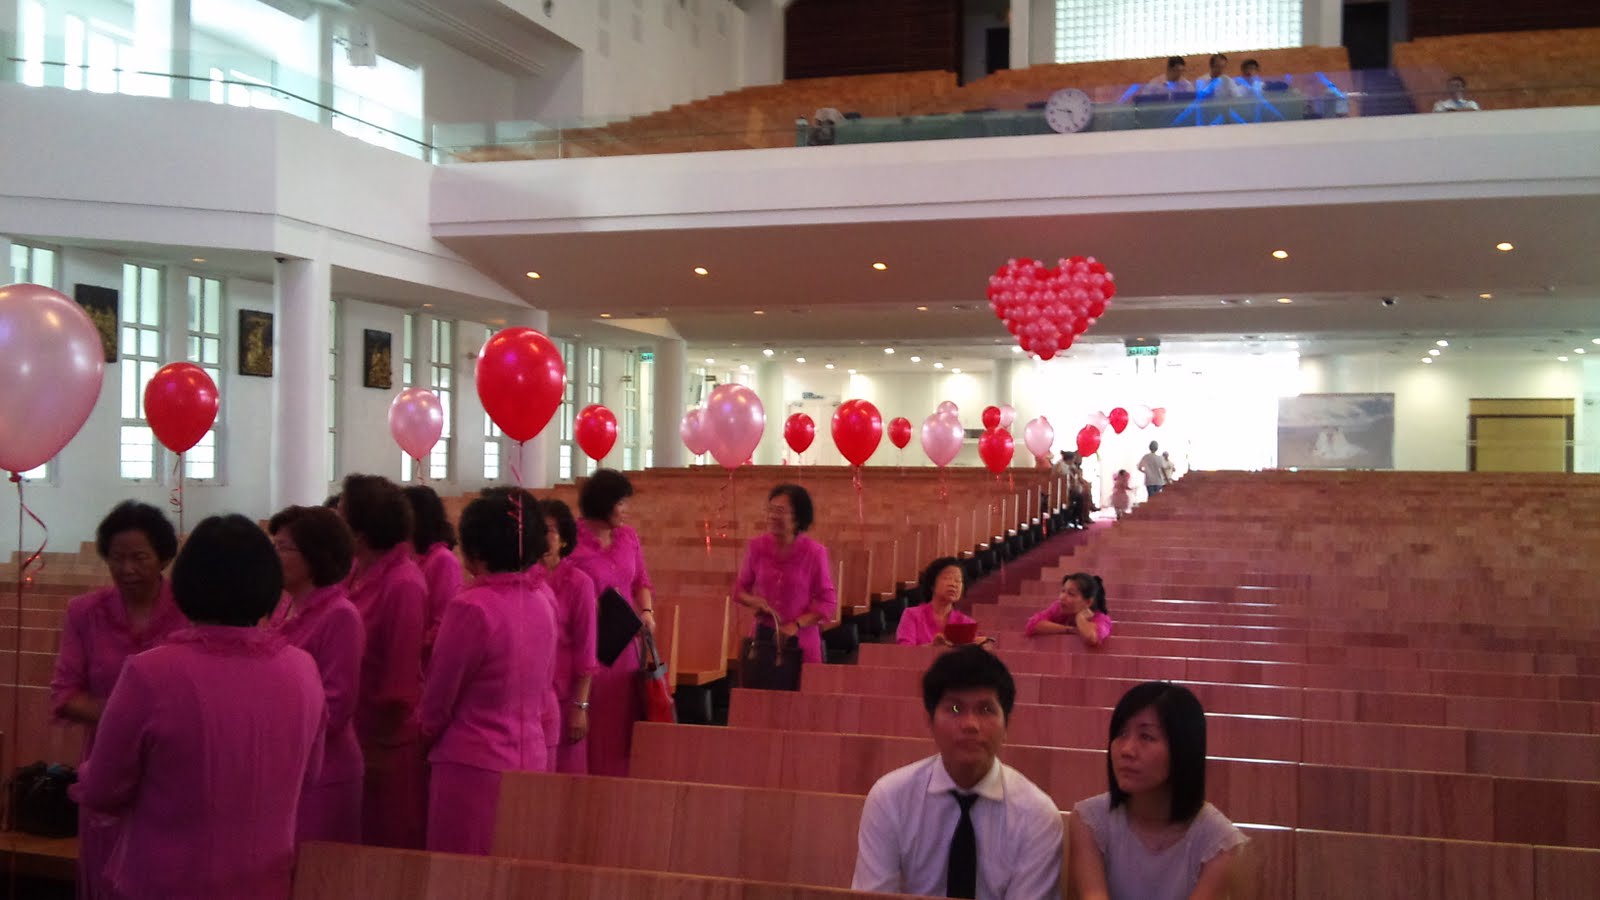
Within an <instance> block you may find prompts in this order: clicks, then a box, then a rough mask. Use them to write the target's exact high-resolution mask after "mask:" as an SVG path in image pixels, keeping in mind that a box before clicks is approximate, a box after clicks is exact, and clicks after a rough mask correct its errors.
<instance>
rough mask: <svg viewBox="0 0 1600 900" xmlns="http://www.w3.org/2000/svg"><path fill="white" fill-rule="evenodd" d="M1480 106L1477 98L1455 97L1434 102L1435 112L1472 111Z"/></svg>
mask: <svg viewBox="0 0 1600 900" xmlns="http://www.w3.org/2000/svg"><path fill="white" fill-rule="evenodd" d="M1477 108H1478V101H1476V100H1457V99H1456V98H1454V97H1451V98H1449V99H1448V100H1440V101H1438V102H1437V103H1435V104H1433V111H1434V112H1471V111H1473V110H1476V109H1477Z"/></svg>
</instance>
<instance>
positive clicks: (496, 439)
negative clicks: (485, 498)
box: [483, 328, 507, 481]
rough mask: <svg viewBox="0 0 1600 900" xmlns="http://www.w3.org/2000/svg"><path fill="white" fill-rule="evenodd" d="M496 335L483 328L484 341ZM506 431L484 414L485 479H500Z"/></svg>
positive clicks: (492, 331)
mask: <svg viewBox="0 0 1600 900" xmlns="http://www.w3.org/2000/svg"><path fill="white" fill-rule="evenodd" d="M492 337H494V329H493V328H484V329H483V340H484V343H488V341H489V338H492ZM505 437H506V436H505V433H504V432H502V431H501V430H500V427H499V426H498V425H496V424H494V420H493V419H491V418H489V414H488V413H484V414H483V480H484V481H499V480H500V461H501V460H502V459H504V458H505V456H506V449H507V448H506V440H505Z"/></svg>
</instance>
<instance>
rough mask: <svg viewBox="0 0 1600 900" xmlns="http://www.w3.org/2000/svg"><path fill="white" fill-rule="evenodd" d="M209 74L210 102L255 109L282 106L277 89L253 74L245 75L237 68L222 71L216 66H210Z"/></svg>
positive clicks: (280, 107)
mask: <svg viewBox="0 0 1600 900" xmlns="http://www.w3.org/2000/svg"><path fill="white" fill-rule="evenodd" d="M210 75H211V90H210V100H211V102H212V103H226V104H228V105H229V106H251V107H255V108H256V109H282V108H283V103H282V101H280V100H279V99H278V92H277V89H275V88H274V87H273V86H272V85H271V84H270V83H269V82H267V81H264V80H262V79H260V78H257V77H255V76H254V75H247V74H245V73H244V72H241V71H239V70H238V69H228V70H227V71H226V72H224V71H223V70H222V69H221V68H219V67H217V66H212V67H211V72H210Z"/></svg>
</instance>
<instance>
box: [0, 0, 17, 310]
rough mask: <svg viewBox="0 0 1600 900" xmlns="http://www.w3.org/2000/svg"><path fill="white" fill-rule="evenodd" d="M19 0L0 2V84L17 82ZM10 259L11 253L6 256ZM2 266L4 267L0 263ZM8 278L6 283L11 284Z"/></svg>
mask: <svg viewBox="0 0 1600 900" xmlns="http://www.w3.org/2000/svg"><path fill="white" fill-rule="evenodd" d="M17 5H18V4H17V0H0V84H10V83H12V82H14V81H16V80H17V73H16V67H15V64H14V63H12V62H10V60H11V59H12V58H13V57H16V56H20V55H21V53H20V52H19V51H20V50H21V49H22V46H21V41H20V36H19V35H18V34H17V31H18V27H17V26H18V25H19V24H20V23H21V19H20V18H19V17H18V9H17ZM0 241H5V242H7V243H9V239H8V238H5V237H0ZM5 258H6V259H10V253H9V252H8V253H7V254H6V257H5ZM0 265H4V263H3V262H0ZM10 280H11V279H10V278H9V277H6V278H5V281H6V282H7V283H9V282H10Z"/></svg>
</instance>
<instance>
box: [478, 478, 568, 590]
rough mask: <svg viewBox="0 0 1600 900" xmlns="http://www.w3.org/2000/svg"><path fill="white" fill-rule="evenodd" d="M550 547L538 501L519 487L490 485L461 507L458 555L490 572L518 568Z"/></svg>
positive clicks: (543, 553) (529, 562) (532, 561)
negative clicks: (459, 548) (473, 561)
mask: <svg viewBox="0 0 1600 900" xmlns="http://www.w3.org/2000/svg"><path fill="white" fill-rule="evenodd" d="M519 532H520V534H519ZM519 537H520V538H521V543H520V545H519V544H518V538H519ZM549 549H550V539H549V537H548V536H547V535H546V534H545V524H544V516H543V515H542V514H541V513H540V512H539V501H538V500H537V499H535V498H534V496H533V495H532V494H530V493H528V492H527V491H525V490H523V489H522V488H518V487H497V488H490V489H489V490H486V491H484V492H483V493H482V494H479V495H478V499H476V500H474V501H472V502H471V503H468V504H467V508H466V509H464V510H462V511H461V555H462V556H464V557H466V558H467V559H475V560H477V561H479V562H481V563H483V566H484V568H486V569H488V570H489V571H490V572H520V571H522V570H523V569H526V568H528V567H529V566H531V565H533V564H534V563H536V562H538V561H539V557H541V556H544V555H545V553H546V551H548V550H549Z"/></svg>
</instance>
